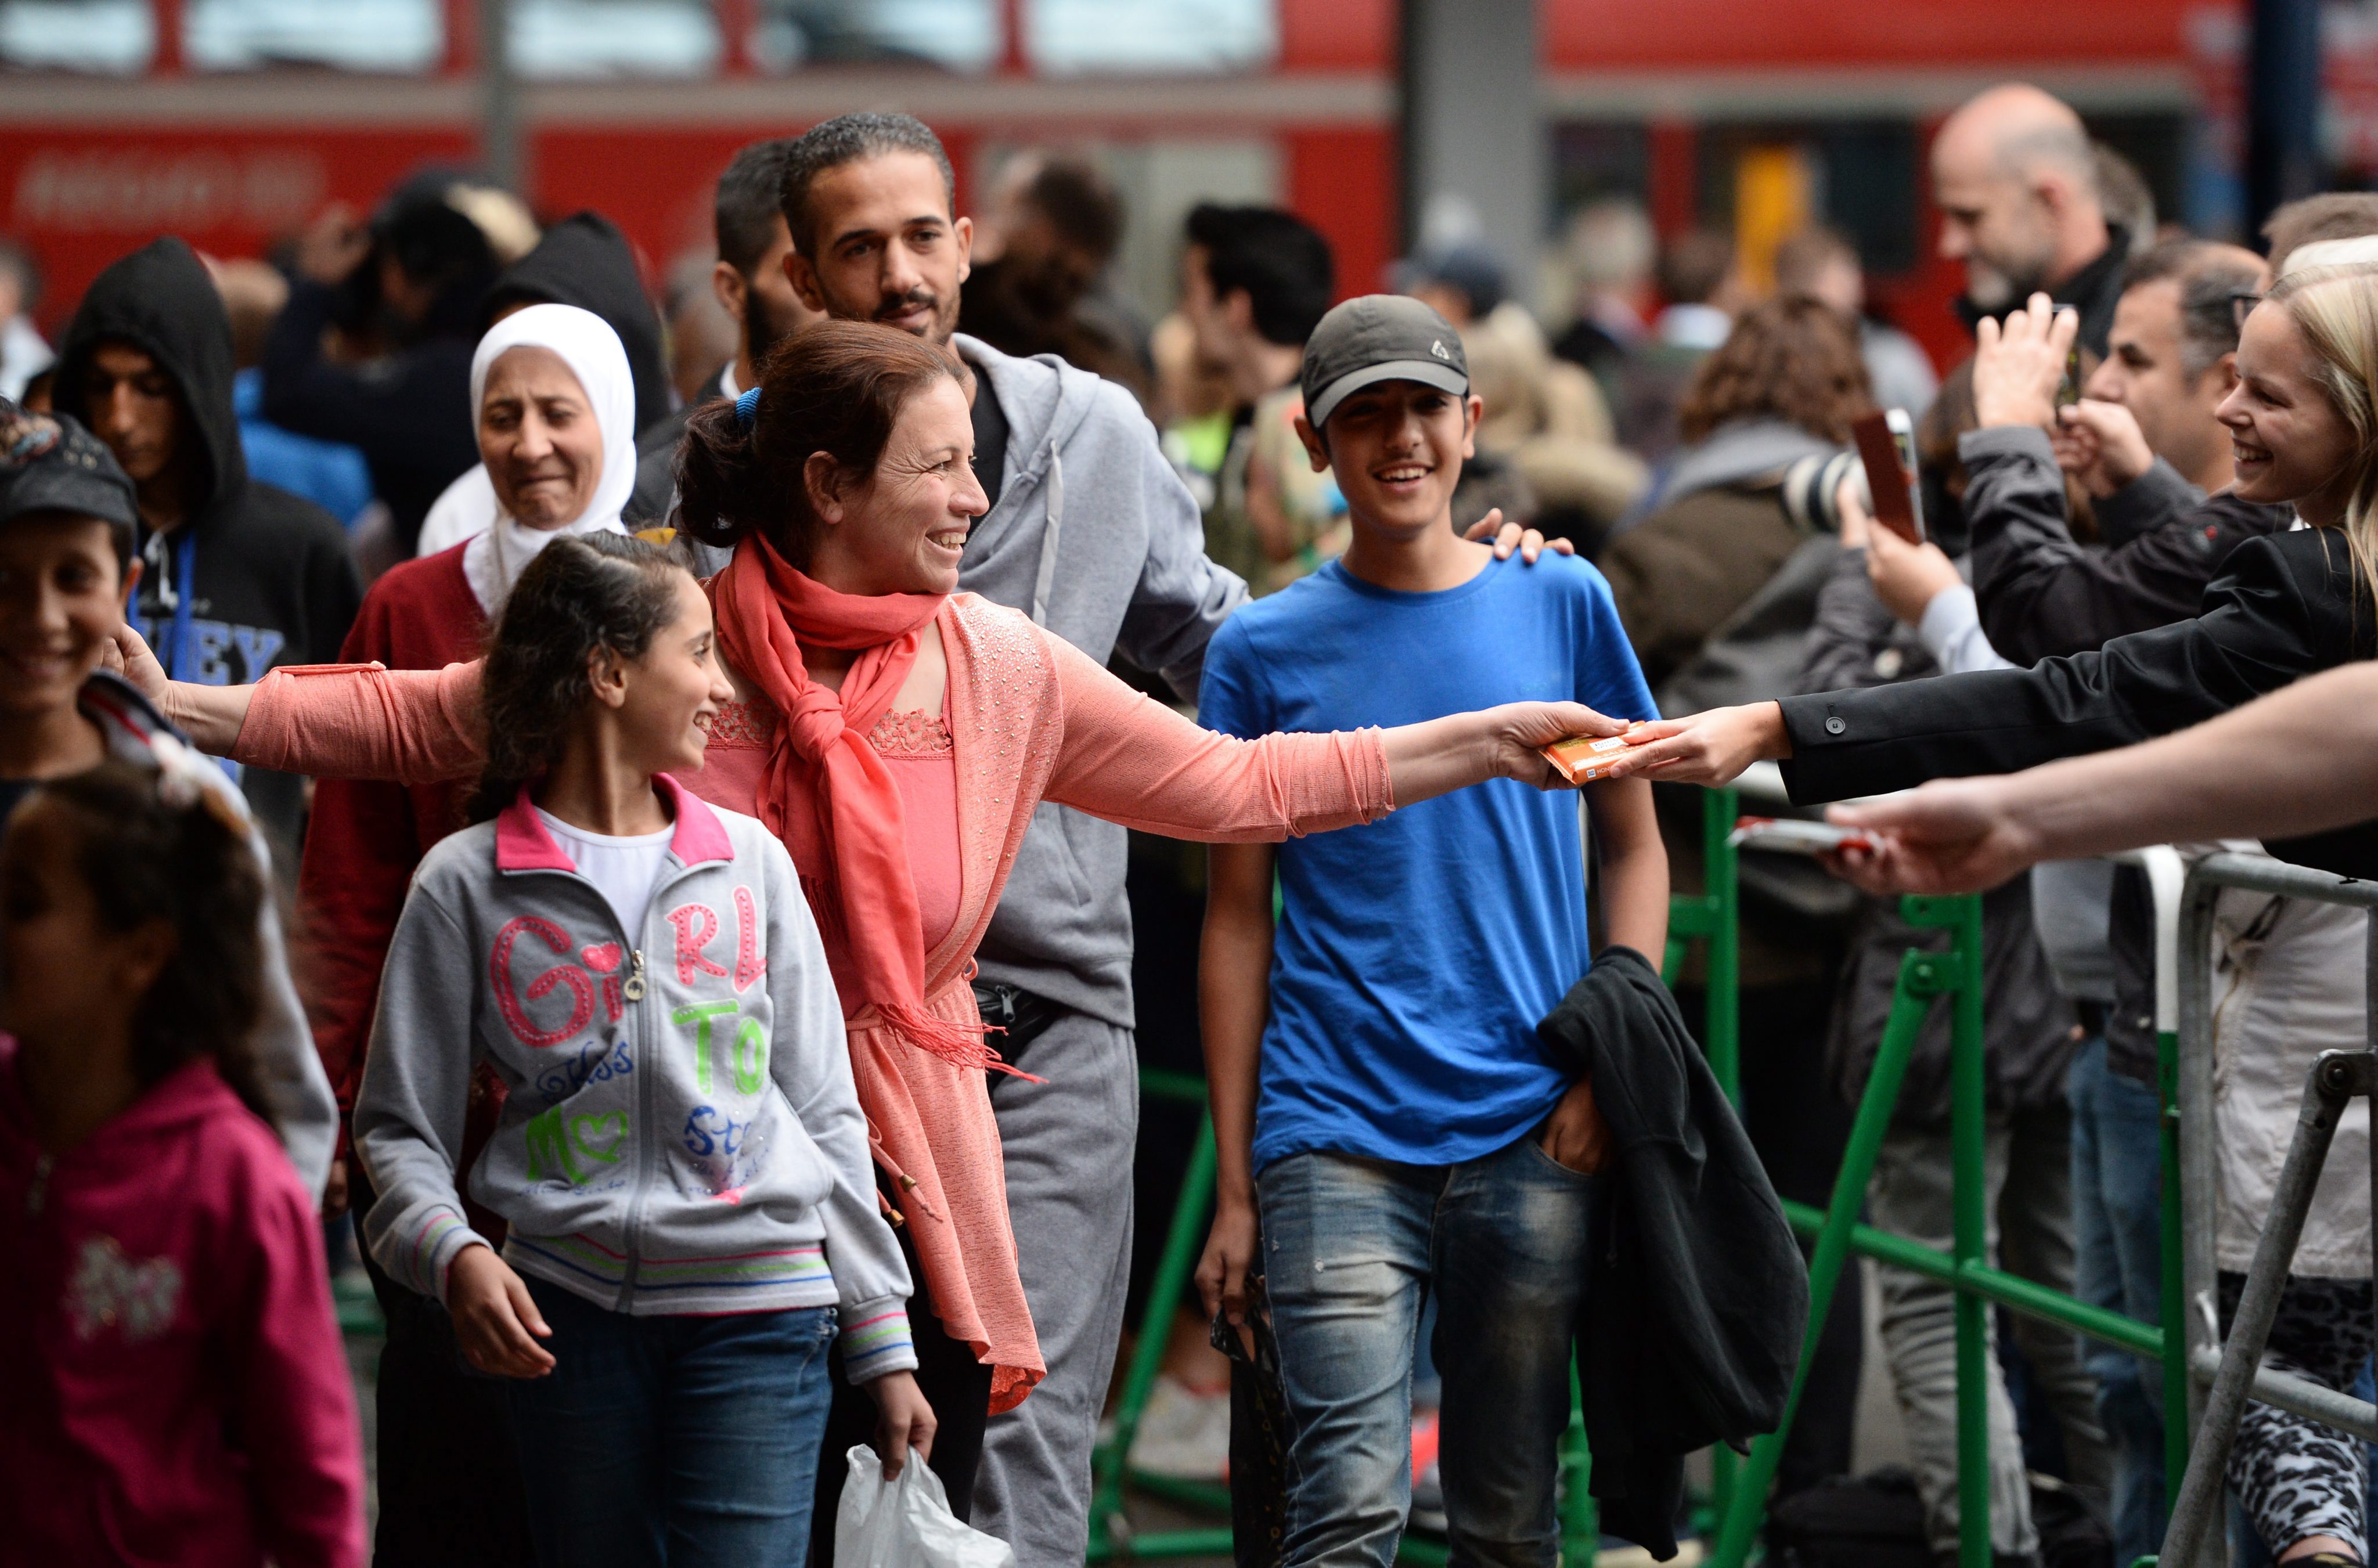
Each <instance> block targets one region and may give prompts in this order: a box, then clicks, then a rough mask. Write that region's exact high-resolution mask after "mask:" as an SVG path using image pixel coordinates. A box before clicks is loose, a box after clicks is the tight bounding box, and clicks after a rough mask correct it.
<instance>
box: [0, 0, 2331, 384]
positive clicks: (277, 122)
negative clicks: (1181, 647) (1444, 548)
mask: <svg viewBox="0 0 2378 1568" xmlns="http://www.w3.org/2000/svg"><path fill="white" fill-rule="evenodd" d="M2275 8H2276V9H2292V10H2294V11H2297V12H2299V13H2300V14H2301V15H2303V16H2314V15H2317V14H2318V13H2317V12H2316V10H2315V9H2313V8H2312V7H2309V6H2300V5H2298V6H2277V7H2274V6H2270V5H2269V4H2267V3H2266V4H2265V6H2264V9H2266V10H2268V9H2275ZM2249 31H2250V16H2249V13H2248V8H2247V7H2246V6H2242V5H2238V4H2226V5H2225V4H2218V3H2208V0H2098V3H2096V4H2093V5H2072V4H2071V3H2069V0H1868V3H1866V4H1861V5H1856V6H1852V5H1844V4H1838V3H1836V0H1758V3H1757V4H1743V3H1741V0H1660V3H1658V4H1641V3H1639V0H1637V3H1624V0H1540V3H1537V4H1530V3H1529V0H1459V3H1456V0H1411V3H1410V4H1406V5H1400V6H1399V4H1397V3H1396V0H0V204H4V205H0V232H5V233H8V234H10V235H11V236H13V237H14V238H15V239H17V240H18V242H19V243H21V244H22V245H24V247H25V248H26V249H27V250H28V251H29V252H30V256H31V258H32V260H33V261H34V263H35V264H36V267H37V269H38V271H39V273H40V274H41V277H42V289H41V293H40V296H39V301H38V303H37V304H36V305H34V307H33V310H32V312H31V315H32V317H33V320H34V321H35V322H36V323H37V324H38V325H40V326H42V327H43V328H45V329H47V328H54V326H55V325H56V324H57V317H58V316H59V315H60V313H62V312H63V311H65V310H66V309H68V308H70V307H71V305H72V303H73V301H74V300H75V299H76V298H77V297H78V294H79V293H80V291H81V289H82V286H83V284H84V283H85V282H87V281H88V280H89V279H90V276H91V275H92V274H94V273H95V272H96V271H97V270H98V269H99V268H100V267H101V266H102V265H103V264H104V263H105V262H106V261H107V260H108V259H110V258H111V257H116V256H120V255H122V254H123V253H124V252H125V251H126V249H128V248H130V247H131V246H133V245H136V244H138V243H139V242H141V241H143V240H145V239H147V238H149V237H151V236H153V235H155V234H158V233H167V232H173V233H181V234H184V235H186V237H188V238H189V239H191V240H192V241H193V242H194V243H195V244H198V245H200V246H201V247H202V248H205V249H208V250H210V251H212V252H214V253H217V254H220V255H226V256H236V255H258V254H262V253H264V252H265V251H266V250H267V249H268V248H269V247H270V245H272V244H273V243H274V242H275V241H277V240H280V239H282V238H284V237H286V236H287V235H289V234H291V233H294V232H295V230H296V229H297V228H298V227H299V226H301V225H302V224H303V223H304V222H305V221H306V219H307V218H308V217H309V216H310V215H311V214H312V213H313V212H314V211H316V210H317V209H318V208H319V206H320V205H321V204H322V203H323V202H324V201H325V200H327V199H330V198H343V199H345V200H348V201H351V202H353V203H354V204H356V205H357V206H359V207H364V208H368V207H369V206H370V205H371V203H372V202H373V201H374V200H376V199H377V198H378V196H379V194H380V193H382V192H383V191H385V190H387V189H388V188H389V187H390V185H391V183H392V182H394V181H395V180H397V179H398V178H399V177H401V176H402V175H403V174H406V173H408V172H409V171H411V170H413V169H414V168H416V167H418V166H420V165H423V164H425V163H433V162H445V163H451V164H457V165H461V164H472V165H481V164H486V165H491V166H492V167H493V170H494V172H496V173H497V174H498V175H499V176H501V175H504V174H510V175H513V176H514V177H516V178H517V179H518V180H519V181H520V182H521V186H520V188H521V189H522V194H523V195H524V196H525V197H527V199H528V201H529V204H530V206H531V207H532V208H534V209H536V210H537V211H538V212H540V213H564V212H569V211H571V210H574V209H579V208H582V207H595V208H599V209H601V210H603V211H604V212H606V213H608V214H609V215H611V216H612V217H614V218H615V219H617V220H618V221H619V223H620V224H621V226H622V227H623V228H624V229H625V230H626V232H627V233H629V235H630V236H631V239H632V240H633V241H634V242H635V243H636V245H638V246H639V247H640V249H641V250H642V251H643V254H644V257H645V259H646V260H647V262H648V263H649V266H650V269H651V276H652V278H653V280H654V281H655V284H656V285H657V283H658V282H659V281H660V280H661V278H662V277H663V276H664V275H665V274H666V272H667V269H668V267H669V265H670V263H671V262H672V261H673V260H674V259H675V258H676V257H679V254H680V253H683V252H685V251H687V250H689V249H691V248H697V247H699V246H700V245H702V244H703V242H704V236H705V233H706V227H707V223H708V201H709V189H710V182H711V179H712V177H713V176H714V175H715V173H716V171H717V170H718V169H719V168H720V167H721V166H722V165H723V164H724V163H725V162H726V160H727V156H728V155H729V153H730V152H731V151H732V150H734V149H735V148H736V147H737V146H739V145H740V144H742V143H744V142H746V141H749V140H751V139H752V138H755V137H759V136H763V135H770V134H783V133H785V132H787V131H794V130H798V129H799V128H801V127H803V126H807V125H810V124H811V123H814V122H815V121H817V120H819V119H821V118H823V117H825V116H828V115H831V114H837V113H840V112H843V111H847V110H851V109H858V108H869V107H883V106H893V105H896V106H899V107H902V108H906V109H908V110H911V111H913V112H915V113H917V114H919V115H921V116H922V117H924V118H925V119H927V120H929V121H930V122H931V124H932V125H933V126H935V128H936V129H937V130H939V131H940V132H941V134H942V136H943V138H944V139H945V140H946V141H947V142H948V144H949V146H950V149H951V150H952V152H953V154H954V155H955V157H956V159H957V162H958V168H959V178H960V180H961V183H962V187H963V188H962V190H961V193H960V200H961V204H962V209H964V208H965V207H966V206H967V205H973V206H976V207H977V208H979V205H980V202H979V197H980V196H981V194H982V193H984V192H985V191H987V190H988V189H989V188H990V186H991V182H992V181H993V180H994V179H995V178H996V175H997V174H998V171H999V169H1000V167H1001V165H1002V163H1003V162H1004V160H1005V159H1006V158H1007V157H1008V156H1009V155H1010V154H1011V152H1012V151H1014V150H1016V149H1018V148H1022V147H1026V146H1049V145H1063V146H1067V147H1071V148H1076V149H1080V150H1086V151H1087V152H1088V153H1090V155H1091V156H1093V157H1094V158H1095V159H1096V160H1097V162H1099V163H1100V164H1101V165H1102V166H1103V167H1104V169H1105V170H1106V172H1107V173H1108V174H1109V175H1110V176H1111V179H1112V180H1113V182H1114V184H1115V186H1117V187H1118V188H1119V189H1120V190H1121V192H1123V195H1124V196H1125V197H1126V202H1127V209H1128V224H1127V227H1126V231H1125V233H1124V234H1123V241H1122V245H1121V247H1120V251H1119V255H1118V261H1117V278H1116V282H1117V284H1118V286H1119V287H1120V288H1121V289H1122V290H1123V291H1124V292H1125V293H1128V294H1130V295H1132V296H1135V298H1136V300H1137V302H1138V304H1139V305H1140V306H1141V308H1143V309H1144V310H1146V311H1147V313H1148V314H1149V316H1150V317H1155V316H1159V315H1161V314H1162V313H1163V311H1165V310H1166V309H1168V308H1169V307H1170V306H1171V303H1172V299H1173V295H1174V293H1175V292H1176V287H1175V273H1176V269H1177V264H1178V252H1179V248H1180V234H1181V221H1182V218H1183V214H1184V213H1185V212H1186V211H1187V210H1188V209H1189V208H1190V207H1191V206H1192V205H1193V204H1195V202H1196V201H1198V200H1201V199H1211V200H1222V201H1239V202H1276V203H1279V204H1281V205H1284V206H1286V207H1289V208H1290V209H1293V210H1294V211H1296V212H1297V213H1299V214H1300V215H1301V216H1303V217H1304V218H1305V219H1306V220H1308V221H1310V222H1312V223H1313V224H1314V225H1315V226H1316V227H1317V228H1318V229H1320V230H1321V232H1322V233H1325V234H1326V235H1327V237H1328V239H1329V241H1330V243H1331V245H1332V246H1333V248H1334V249H1335V251H1336V254H1337V257H1338V273H1337V276H1338V280H1339V289H1340V290H1341V292H1346V293H1353V292H1361V291H1363V290H1367V289H1374V288H1378V287H1382V286H1385V285H1384V283H1383V279H1384V278H1385V276H1386V271H1387V265H1388V263H1389V261H1390V259H1391V258H1392V257H1396V256H1398V255H1400V254H1404V253H1405V252H1407V251H1409V250H1414V249H1420V248H1426V247H1428V246H1431V245H1435V246H1438V247H1442V246H1443V245H1447V244H1456V243H1460V242H1463V241H1467V240H1472V239H1477V240H1483V242H1484V243H1485V244H1486V245H1487V246H1488V247H1489V248H1491V249H1493V250H1495V251H1496V252H1498V253H1499V254H1501V255H1502V257H1503V258H1504V260H1505V262H1506V264H1507V266H1510V267H1511V268H1512V269H1513V271H1514V274H1515V276H1516V277H1519V278H1525V279H1531V280H1533V282H1532V285H1531V287H1529V288H1527V289H1524V290H1520V291H1518V292H1521V293H1526V294H1528V295H1530V296H1531V299H1530V303H1531V304H1534V305H1537V306H1539V307H1540V313H1541V314H1542V315H1543V317H1544V319H1545V324H1546V327H1547V329H1549V330H1551V331H1553V332H1555V333H1557V332H1558V331H1559V330H1560V329H1561V327H1562V324H1563V323H1564V322H1565V321H1567V320H1568V319H1569V318H1570V317H1574V316H1576V315H1578V314H1579V312H1580V310H1583V309H1587V308H1588V307H1590V306H1591V304H1592V302H1593V300H1594V298H1595V297H1596V291H1597V290H1602V291H1604V292H1605V293H1607V291H1609V290H1611V289H1613V288H1615V289H1617V290H1619V291H1621V292H1624V291H1625V290H1626V289H1627V288H1628V287H1630V286H1631V285H1630V283H1629V281H1628V280H1627V279H1625V278H1619V279H1616V280H1615V281H1614V280H1612V279H1609V278H1607V277H1603V276H1598V275H1595V269H1601V270H1603V271H1606V270H1607V269H1608V266H1609V263H1608V261H1607V259H1606V257H1603V256H1600V255H1598V254H1596V255H1586V256H1584V257H1581V258H1579V260H1580V264H1581V265H1582V266H1584V268H1585V269H1586V275H1582V276H1580V275H1579V274H1578V272H1577V271H1576V269H1574V268H1571V267H1568V266H1567V265H1566V263H1567V261H1568V260H1569V259H1571V258H1570V257H1568V256H1567V249H1568V247H1567V245H1565V243H1564V242H1565V241H1566V240H1567V239H1568V238H1569V237H1570V236H1571V235H1572V233H1573V229H1572V225H1574V224H1575V223H1577V221H1579V214H1580V213H1582V212H1585V211H1587V210H1588V209H1591V208H1592V207H1593V206H1594V204H1595V203H1597V202H1606V201H1608V200H1609V199H1611V198H1620V199H1622V200H1624V201H1627V202H1629V203H1639V204H1640V207H1641V209H1642V210H1643V211H1644V212H1646V213H1647V214H1648V215H1649V217H1650V220H1651V227H1652V229H1653V231H1654V233H1655V234H1656V236H1657V237H1658V238H1660V239H1662V240H1673V239H1675V238H1676V237H1678V236H1680V235H1683V234H1685V233H1687V232H1688V231H1692V230H1695V229H1698V228H1715V229H1717V230H1720V231H1723V232H1728V233H1732V235H1733V236H1734V237H1735V242H1736V245H1737V247H1738V259H1737V265H1738V266H1739V268H1740V269H1741V270H1742V274H1743V276H1744V278H1745V279H1746V281H1747V282H1748V283H1749V285H1750V286H1751V287H1752V288H1753V289H1758V288H1760V287H1763V286H1764V284H1765V282H1766V281H1767V279H1768V278H1769V276H1770V275H1771V265H1772V257H1773V252H1774V248H1775V246H1776V245H1778V244H1780V243H1781V242H1782V241H1783V240H1784V239H1785V238H1787V237H1789V236H1790V235H1791V234H1792V233H1795V232H1796V231H1798V230H1799V229H1801V228H1803V227H1805V226H1807V225H1808V224H1809V223H1811V222H1821V223H1823V224H1825V225H1827V226H1829V227H1831V228H1832V229H1834V230H1837V231H1839V232H1840V233H1843V234H1845V235H1846V236H1848V237H1849V238H1850V240H1851V241H1852V242H1853V244H1854V245H1856V249H1857V252H1858V255H1859V257H1860V258H1861V259H1862V260H1863V262H1864V263H1865V267H1866V270H1867V274H1868V307H1869V308H1870V309H1871V310H1873V311H1874V312H1875V313H1877V314H1878V315H1880V316H1882V317H1887V318H1889V319H1890V320H1892V322H1895V323H1896V324H1898V325H1899V326H1901V327H1902V328H1904V329H1905V330H1906V331H1907V332H1909V333H1911V334H1912V335H1913V336H1914V337H1915V338H1916V340H1917V341H1919V342H1921V343H1922V344H1924V345H1925V346H1926V347H1927V348H1928V350H1930V351H1931V352H1932V353H1933V355H1934V357H1935V358H1936V359H1937V360H1939V361H1940V362H1941V363H1942V364H1946V363H1948V362H1950V361H1951V360H1952V359H1953V358H1955V357H1957V355H1958V353H1960V352H1961V351H1960V349H1959V347H1958V345H1959V343H1960V341H1961V338H1960V329H1959V328H1958V325H1957V323H1956V322H1955V321H1954V319H1953V318H1952V316H1951V315H1950V313H1949V310H1948V302H1949V301H1950V300H1951V298H1952V297H1953V296H1954V294H1955V293H1956V292H1957V290H1958V287H1959V273H1958V269H1956V268H1955V267H1954V266H1953V265H1952V264H1947V263H1943V262H1941V261H1940V260H1938V259H1936V258H1935V257H1934V255H1933V245H1932V239H1933V230H1934V219H1933V216H1932V214H1931V212H1930V210H1929V209H1928V205H1927V196H1926V190H1925V180H1924V178H1923V173H1924V148H1925V144H1926V138H1927V134H1928V129H1929V127H1930V126H1933V125H1934V124H1935V123H1936V122H1937V120H1938V118H1939V116H1940V114H1943V113H1944V112H1945V111H1946V110H1947V109H1949V108H1950V107H1951V106H1952V105H1953V104H1954V103H1956V102H1958V101H1959V100H1960V99H1962V98H1963V97H1964V96H1965V95H1966V94H1967V93H1969V92H1971V91H1972V90H1974V89H1976V88H1977V87H1979V86H1981V85H1983V84H1985V83H1988V82H1989V81H1992V80H1997V79H2002V78H2007V77H2009V76H2019V77H2023V78H2028V79H2031V80H2034V81H2036V82H2037V83H2039V85H2041V86H2043V87H2045V88H2048V90H2051V91H2053V92H2055V93H2057V94H2058V95H2059V96H2060V97H2062V98H2064V99H2066V100H2067V101H2068V102H2072V104H2073V105H2075V106H2076V107H2077V108H2079V109H2080V110H2081V111H2082V113H2083V114H2084V115H2085V116H2087V117H2088V120H2089V123H2090V125H2091V127H2092V129H2093V130H2094V131H2095V132H2096V135H2097V137H2098V138H2100V139H2101V140H2102V141H2103V142H2104V143H2106V144H2107V145H2108V147H2110V148H2111V149H2113V150H2116V151H2118V152H2120V154H2122V155H2123V156H2124V157H2125V158H2126V159H2127V160H2128V161H2129V162H2130V163H2131V164H2132V166H2134V167H2135V169H2136V170H2137V172H2138V174H2139V176H2140V177H2141V181H2142V182H2143V188H2144V196H2145V197H2147V198H2149V199H2151V201H2152V203H2153V208H2154V210H2155V211H2156V212H2157V213H2160V214H2163V215H2165V216H2167V217H2170V218H2175V219H2178V220H2180V221H2185V222H2187V223H2188V224H2189V225H2190V226H2191V227H2192V228H2193V229H2195V230H2196V231H2197V232H2200V233H2223V232H2235V231H2237V230H2238V229H2239V228H2240V218H2241V215H2242V208H2243V205H2244V194H2243V187H2242V185H2241V169H2242V167H2243V164H2244V144H2245V135H2244V129H2243V126H2242V123H2241V119H2240V104H2241V103H2242V102H2246V101H2247V95H2246V94H2245V92H2244V91H2243V90H2242V87H2241V77H2242V75H2243V73H2244V70H2245V68H2246V64H2247V54H2248V45H2247V42H2246V41H2247V38H2248V36H2249ZM2325 37H2326V44H2327V64H2326V77H2327V82H2328V95H2327V109H2326V113H2325V114H2324V117H2323V119H2322V122H2321V124H2320V126H2318V127H2317V135H2318V136H2319V137H2320V138H2321V142H2320V155H2321V157H2322V158H2323V159H2324V160H2325V162H2327V164H2328V167H2327V169H2325V170H2324V171H2323V174H2324V177H2325V178H2327V179H2328V180H2330V181H2331V182H2332V183H2336V182H2342V183H2345V184H2357V183H2360V182H2361V180H2362V179H2363V177H2364V176H2366V175H2367V174H2369V173H2370V172H2372V170H2378V7H2373V6H2370V5H2366V4H2337V5H2331V6H2328V7H2327V8H2326V13H2325ZM1530 61H1532V62H1533V70H1532V77H1533V80H1534V82H1535V91H1534V93H1533V94H1532V97H1531V95H1528V94H1525V93H1513V92H1511V91H1510V90H1508V89H1507V85H1505V84H1507V83H1508V82H1509V81H1510V80H1511V79H1512V72H1513V69H1514V67H1515V66H1516V67H1518V68H1522V69H1524V68H1526V65H1527V63H1528V62H1530ZM1608 220H1609V214H1608V213H1607V212H1604V213H1603V215H1602V217H1601V219H1600V220H1598V221H1602V222H1603V225H1604V227H1605V229H1606V228H1607V223H1608ZM1593 221H1597V220H1588V223H1589V224H1591V222H1593ZM1588 248H1589V249H1591V246H1589V247H1588ZM1640 281H1642V280H1637V282H1638V283H1639V282H1640Z"/></svg>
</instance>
